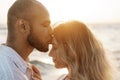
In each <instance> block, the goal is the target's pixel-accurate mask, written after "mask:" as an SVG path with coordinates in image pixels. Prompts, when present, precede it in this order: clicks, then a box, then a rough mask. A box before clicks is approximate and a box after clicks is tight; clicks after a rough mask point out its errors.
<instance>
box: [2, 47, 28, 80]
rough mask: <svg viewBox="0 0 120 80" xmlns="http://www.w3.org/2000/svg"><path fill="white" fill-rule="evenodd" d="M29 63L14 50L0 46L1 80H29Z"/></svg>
mask: <svg viewBox="0 0 120 80" xmlns="http://www.w3.org/2000/svg"><path fill="white" fill-rule="evenodd" d="M26 70H27V63H26V62H25V61H24V60H23V59H22V58H21V56H19V55H18V53H17V52H16V51H15V50H13V49H12V48H10V47H8V46H5V45H0V80H29V78H28V77H27V76H26Z"/></svg>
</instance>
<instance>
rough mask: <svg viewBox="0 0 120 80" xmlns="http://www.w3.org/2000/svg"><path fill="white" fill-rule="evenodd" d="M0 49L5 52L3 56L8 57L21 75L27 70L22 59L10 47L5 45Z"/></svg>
mask: <svg viewBox="0 0 120 80" xmlns="http://www.w3.org/2000/svg"><path fill="white" fill-rule="evenodd" d="M2 47H3V49H4V50H5V51H6V53H5V55H6V56H8V57H9V58H10V59H11V60H12V61H13V62H14V64H15V65H16V66H17V67H18V68H19V69H20V70H21V71H22V72H23V73H25V72H26V70H27V63H26V62H25V61H24V60H23V59H22V57H21V56H20V55H19V54H18V53H17V52H16V51H15V50H14V49H12V48H11V47H8V46H5V45H2Z"/></svg>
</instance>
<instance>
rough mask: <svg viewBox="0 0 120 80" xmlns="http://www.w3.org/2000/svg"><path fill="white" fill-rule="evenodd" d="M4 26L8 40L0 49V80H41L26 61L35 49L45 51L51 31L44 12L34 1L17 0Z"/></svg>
mask: <svg viewBox="0 0 120 80" xmlns="http://www.w3.org/2000/svg"><path fill="white" fill-rule="evenodd" d="M7 25H8V37H7V41H6V44H5V45H1V46H0V80H36V79H37V80H40V76H39V74H38V73H39V72H38V71H37V69H36V68H35V66H32V68H33V69H32V68H31V66H30V68H29V66H28V64H27V60H28V56H29V55H30V53H31V52H32V51H33V49H34V48H36V49H37V50H39V51H42V52H47V51H48V45H49V44H50V43H51V38H52V36H51V35H52V29H51V27H50V18H49V13H48V11H47V9H46V8H45V7H44V6H43V5H42V4H41V3H40V2H38V1H37V0H16V1H15V2H14V4H13V5H12V6H11V7H10V9H9V11H8V18H7ZM31 72H32V73H31ZM33 78H36V79H33Z"/></svg>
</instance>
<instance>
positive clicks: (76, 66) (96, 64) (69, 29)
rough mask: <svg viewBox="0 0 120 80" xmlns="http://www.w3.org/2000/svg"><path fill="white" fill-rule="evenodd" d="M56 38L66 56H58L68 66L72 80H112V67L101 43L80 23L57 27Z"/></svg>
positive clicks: (74, 22)
mask: <svg viewBox="0 0 120 80" xmlns="http://www.w3.org/2000/svg"><path fill="white" fill-rule="evenodd" d="M54 36H55V38H56V40H57V41H58V43H59V44H60V45H62V46H63V49H64V50H65V53H66V54H58V55H59V57H60V58H61V60H62V61H63V62H65V63H66V64H67V65H68V71H69V73H70V76H71V78H72V80H112V76H111V71H110V70H111V69H110V68H111V67H110V65H109V62H108V60H107V59H106V56H105V51H104V49H103V47H102V45H101V43H100V42H99V41H98V40H97V39H96V38H95V37H94V35H93V34H92V32H91V31H90V29H88V27H87V26H86V25H85V24H84V23H82V22H79V21H75V20H74V21H68V22H64V23H61V24H59V25H55V28H54Z"/></svg>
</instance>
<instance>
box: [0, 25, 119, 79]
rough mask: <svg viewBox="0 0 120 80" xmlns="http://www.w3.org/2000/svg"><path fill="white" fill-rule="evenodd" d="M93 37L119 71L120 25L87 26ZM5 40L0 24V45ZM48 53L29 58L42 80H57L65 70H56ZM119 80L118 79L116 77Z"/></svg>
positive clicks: (36, 54) (3, 30)
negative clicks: (99, 42) (39, 72)
mask: <svg viewBox="0 0 120 80" xmlns="http://www.w3.org/2000/svg"><path fill="white" fill-rule="evenodd" d="M87 25H88V27H89V28H90V29H91V31H92V32H93V33H94V35H95V36H96V37H97V38H98V39H99V40H100V41H101V43H102V44H103V46H104V48H105V50H106V51H107V52H108V53H107V56H109V55H110V54H109V53H112V56H113V57H114V58H113V59H114V60H115V65H116V67H117V68H118V69H117V70H118V71H120V36H119V35H120V23H96V24H87ZM6 38H7V26H6V25H5V24H0V44H2V43H5V42H6ZM50 48H51V46H50ZM48 53H49V52H47V53H43V52H39V51H37V50H34V51H33V52H32V53H31V55H30V56H29V58H30V61H31V63H32V64H35V65H37V66H38V68H39V69H40V71H41V75H42V78H43V80H57V79H58V78H59V77H60V76H61V75H63V74H66V73H67V70H66V69H56V68H55V67H54V64H53V62H52V59H51V58H50V57H49V56H48ZM117 78H118V79H116V80H119V77H118V76H117Z"/></svg>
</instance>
